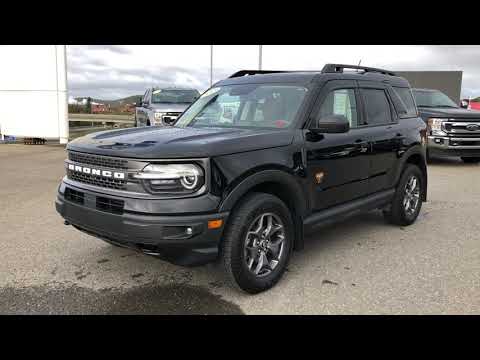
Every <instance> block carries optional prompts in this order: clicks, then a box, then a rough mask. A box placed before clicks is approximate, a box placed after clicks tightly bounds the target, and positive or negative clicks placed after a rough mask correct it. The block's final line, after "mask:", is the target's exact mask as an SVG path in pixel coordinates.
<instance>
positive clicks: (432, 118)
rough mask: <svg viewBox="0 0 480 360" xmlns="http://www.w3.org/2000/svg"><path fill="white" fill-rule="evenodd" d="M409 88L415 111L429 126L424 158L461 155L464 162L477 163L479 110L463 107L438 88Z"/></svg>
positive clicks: (479, 160) (479, 143)
mask: <svg viewBox="0 0 480 360" xmlns="http://www.w3.org/2000/svg"><path fill="white" fill-rule="evenodd" d="M412 91H413V95H414V97H415V100H416V103H417V107H418V113H419V115H420V117H421V118H422V119H423V121H425V122H426V123H427V126H428V129H427V132H428V134H427V136H428V146H427V159H428V158H429V157H430V156H460V157H461V159H462V160H463V161H464V162H466V163H478V162H480V112H479V111H476V110H466V109H462V108H461V107H460V106H458V105H457V104H455V103H454V102H453V100H451V99H450V98H449V97H448V96H447V95H445V94H444V93H442V92H441V91H438V90H433V89H412ZM412 111H413V110H412Z"/></svg>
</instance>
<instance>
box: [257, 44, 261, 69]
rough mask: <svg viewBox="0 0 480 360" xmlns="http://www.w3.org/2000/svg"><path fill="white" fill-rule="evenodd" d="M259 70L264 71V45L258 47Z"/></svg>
mask: <svg viewBox="0 0 480 360" xmlns="http://www.w3.org/2000/svg"><path fill="white" fill-rule="evenodd" d="M258 70H262V45H258Z"/></svg>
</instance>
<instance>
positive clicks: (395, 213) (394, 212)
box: [383, 164, 426, 226]
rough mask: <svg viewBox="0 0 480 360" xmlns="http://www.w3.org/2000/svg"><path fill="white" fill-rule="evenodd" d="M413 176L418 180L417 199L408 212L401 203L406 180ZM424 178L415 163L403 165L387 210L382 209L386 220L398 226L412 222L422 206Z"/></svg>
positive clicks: (403, 197)
mask: <svg viewBox="0 0 480 360" xmlns="http://www.w3.org/2000/svg"><path fill="white" fill-rule="evenodd" d="M412 176H414V177H416V179H417V180H418V182H419V186H420V189H419V200H418V202H417V204H416V207H415V209H414V211H413V212H411V213H408V212H407V211H406V210H405V206H404V204H403V202H404V199H405V196H406V195H405V193H406V186H407V182H408V181H409V180H410V179H411V177H412ZM425 191H426V189H425V179H424V178H423V174H422V172H421V171H420V169H419V168H418V166H416V165H412V164H408V165H407V166H406V167H405V170H404V171H403V173H402V176H401V177H400V181H399V182H398V186H397V189H396V191H395V195H394V197H393V200H392V202H391V204H390V206H389V209H388V210H384V211H383V214H384V216H385V218H386V219H387V221H388V222H390V223H391V224H395V225H400V226H407V225H410V224H413V223H414V222H415V220H416V219H417V217H418V214H419V213H420V209H421V208H422V199H423V195H424V193H425Z"/></svg>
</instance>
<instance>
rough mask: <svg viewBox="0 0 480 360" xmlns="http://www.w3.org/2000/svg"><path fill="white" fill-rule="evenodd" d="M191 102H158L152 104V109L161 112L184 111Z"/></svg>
mask: <svg viewBox="0 0 480 360" xmlns="http://www.w3.org/2000/svg"><path fill="white" fill-rule="evenodd" d="M189 106H190V104H168V103H158V104H150V108H151V109H152V110H154V111H155V110H157V111H161V112H184V111H185V109H186V108H187V107H189Z"/></svg>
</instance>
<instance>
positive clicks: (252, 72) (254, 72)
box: [228, 70, 289, 79]
mask: <svg viewBox="0 0 480 360" xmlns="http://www.w3.org/2000/svg"><path fill="white" fill-rule="evenodd" d="M285 72H289V71H283V70H240V71H237V72H236V73H234V74H232V75H230V76H229V77H228V78H229V79H230V78H236V77H242V76H245V75H258V74H274V73H285Z"/></svg>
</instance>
